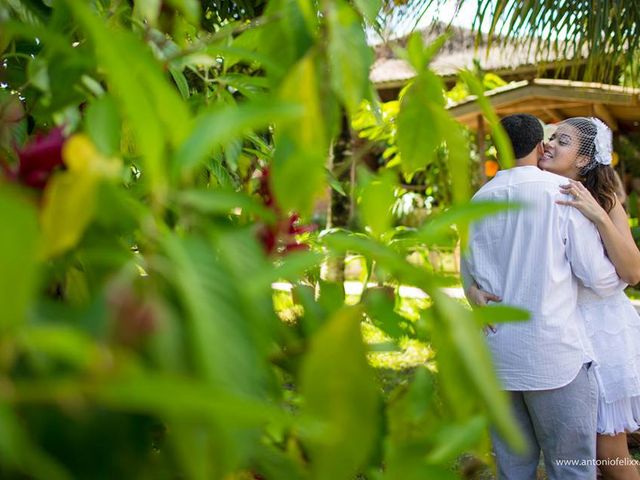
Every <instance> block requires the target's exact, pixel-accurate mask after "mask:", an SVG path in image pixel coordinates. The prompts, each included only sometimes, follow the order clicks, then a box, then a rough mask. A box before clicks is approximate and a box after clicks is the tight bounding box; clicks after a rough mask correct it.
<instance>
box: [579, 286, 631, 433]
mask: <svg viewBox="0 0 640 480" xmlns="http://www.w3.org/2000/svg"><path fill="white" fill-rule="evenodd" d="M578 306H579V308H580V310H581V311H582V314H583V317H584V321H585V324H586V329H587V335H588V336H589V339H590V340H591V344H592V346H593V351H594V353H595V356H596V362H597V365H596V367H595V373H596V378H597V379H598V383H599V386H600V399H599V402H598V433H600V434H606V435H615V434H618V433H622V432H625V431H626V432H633V431H635V430H638V429H640V315H638V313H637V312H636V310H635V308H634V307H633V305H632V304H631V302H630V300H629V298H628V297H627V296H626V295H625V293H624V291H622V290H621V291H619V292H617V293H616V294H614V295H611V296H609V297H605V298H602V297H599V296H598V295H596V294H595V293H594V292H593V291H591V290H589V289H587V288H585V287H582V286H581V287H580V289H579V292H578Z"/></svg>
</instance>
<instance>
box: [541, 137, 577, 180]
mask: <svg viewBox="0 0 640 480" xmlns="http://www.w3.org/2000/svg"><path fill="white" fill-rule="evenodd" d="M578 135H579V134H578V130H577V129H576V128H575V127H573V126H571V125H568V124H560V125H559V126H558V128H557V129H556V131H555V132H554V133H553V135H551V137H550V138H549V141H548V142H547V143H546V144H545V145H544V155H542V157H541V158H540V160H539V161H538V166H539V167H540V168H541V169H542V170H547V171H549V172H552V173H556V174H558V175H562V176H563V177H568V178H572V179H574V180H577V179H578V177H579V172H580V169H581V168H582V166H584V165H585V163H586V161H588V159H587V158H585V157H584V156H581V155H578V151H579V149H580V138H579V137H578Z"/></svg>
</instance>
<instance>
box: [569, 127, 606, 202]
mask: <svg viewBox="0 0 640 480" xmlns="http://www.w3.org/2000/svg"><path fill="white" fill-rule="evenodd" d="M562 123H566V124H568V125H571V126H572V127H574V128H575V129H576V130H577V131H578V134H579V135H578V139H579V141H580V145H579V147H578V155H583V156H585V157H587V158H588V159H589V163H587V164H586V165H585V166H583V167H582V170H581V171H580V177H581V178H580V179H581V181H582V183H583V184H584V186H585V187H587V190H589V192H591V195H593V198H595V199H596V201H597V202H598V203H599V204H600V206H601V207H602V208H604V209H605V210H606V211H607V212H610V211H611V209H612V208H613V207H614V205H615V204H616V198H617V197H616V190H617V186H618V182H617V179H616V173H615V171H614V170H613V168H611V166H610V165H603V164H601V163H598V162H597V161H596V159H595V153H596V145H595V138H596V135H597V133H598V129H597V128H596V125H595V124H594V123H593V121H592V120H591V119H588V118H584V117H574V118H568V119H566V120H565V121H563V122H562Z"/></svg>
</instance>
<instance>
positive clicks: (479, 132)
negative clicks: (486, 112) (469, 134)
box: [476, 115, 487, 185]
mask: <svg viewBox="0 0 640 480" xmlns="http://www.w3.org/2000/svg"><path fill="white" fill-rule="evenodd" d="M476 120H477V122H478V128H477V129H476V145H477V147H478V159H479V160H480V183H481V184H482V185H484V184H485V183H487V173H486V172H485V165H484V162H485V160H486V158H485V152H484V150H485V144H484V135H485V132H484V118H482V115H478V116H477V117H476Z"/></svg>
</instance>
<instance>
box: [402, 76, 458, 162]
mask: <svg viewBox="0 0 640 480" xmlns="http://www.w3.org/2000/svg"><path fill="white" fill-rule="evenodd" d="M397 123H398V134H397V135H398V148H399V149H400V155H401V160H402V170H403V171H404V172H405V173H407V174H412V173H414V172H416V171H417V170H421V169H423V168H424V167H426V166H427V165H428V164H429V163H431V162H432V161H433V160H434V158H435V151H436V148H437V147H438V146H440V145H441V144H442V142H443V141H444V139H445V137H444V134H443V129H444V128H446V127H447V126H448V125H449V118H448V115H447V113H446V111H445V109H444V98H443V96H442V81H441V80H440V79H439V78H438V77H437V76H436V75H435V74H434V73H433V72H431V71H425V72H423V73H422V74H421V75H419V76H418V77H417V78H416V79H415V80H414V82H413V83H412V84H411V86H410V87H409V88H408V90H407V91H406V93H405V94H404V96H403V97H402V100H401V103H400V112H399V114H398V120H397Z"/></svg>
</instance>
